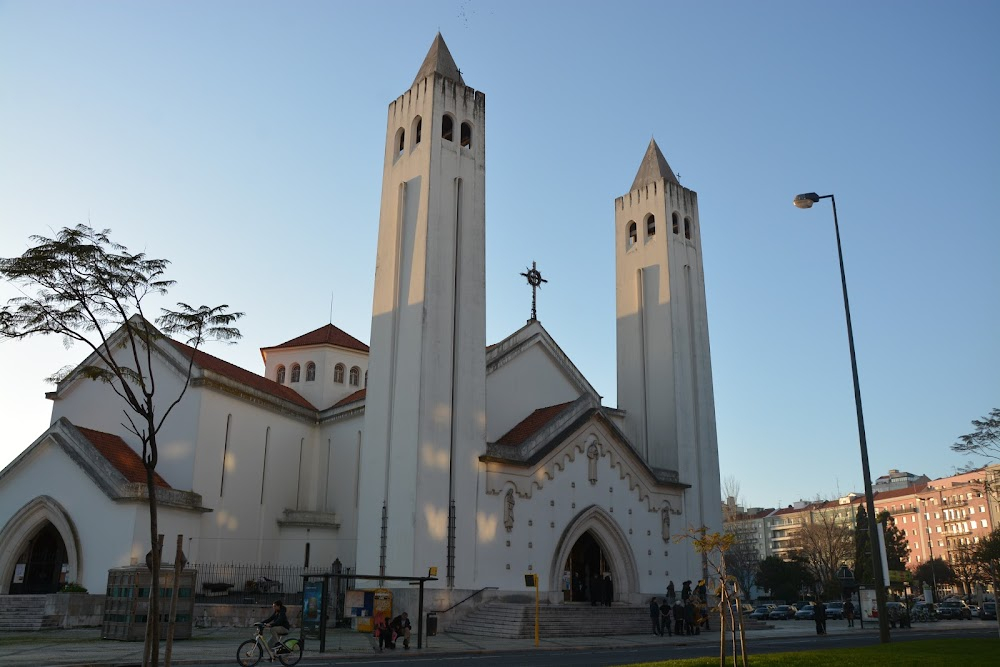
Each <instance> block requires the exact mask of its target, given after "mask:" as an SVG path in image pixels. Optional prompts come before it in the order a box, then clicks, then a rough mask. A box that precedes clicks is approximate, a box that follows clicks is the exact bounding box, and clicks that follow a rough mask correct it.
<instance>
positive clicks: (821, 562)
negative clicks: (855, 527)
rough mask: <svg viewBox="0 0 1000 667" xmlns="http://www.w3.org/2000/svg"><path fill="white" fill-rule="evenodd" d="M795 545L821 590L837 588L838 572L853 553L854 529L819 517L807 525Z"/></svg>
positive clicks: (829, 518)
mask: <svg viewBox="0 0 1000 667" xmlns="http://www.w3.org/2000/svg"><path fill="white" fill-rule="evenodd" d="M793 544H794V546H795V548H796V549H797V550H798V553H799V555H800V556H801V557H802V559H803V560H804V561H805V562H806V565H807V567H808V569H809V571H810V572H811V573H812V575H813V577H815V579H816V585H817V586H819V588H820V589H821V590H830V589H835V588H836V587H837V586H838V580H837V569H838V568H839V567H840V565H841V564H842V563H844V562H846V561H847V560H849V559H850V558H851V557H852V556H853V554H854V535H853V531H852V530H851V527H850V526H847V525H844V524H841V523H837V522H836V520H835V519H834V518H833V517H832V516H828V515H827V514H818V515H817V517H816V520H815V521H813V522H812V523H807V524H804V525H803V526H802V527H801V528H800V529H799V531H798V532H797V533H796V534H795V539H794V542H793Z"/></svg>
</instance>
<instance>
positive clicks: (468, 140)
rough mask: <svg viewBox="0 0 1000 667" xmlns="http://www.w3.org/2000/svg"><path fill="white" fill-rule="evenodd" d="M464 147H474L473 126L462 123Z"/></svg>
mask: <svg viewBox="0 0 1000 667" xmlns="http://www.w3.org/2000/svg"><path fill="white" fill-rule="evenodd" d="M462 147H463V148H472V126H471V125H469V124H468V123H462Z"/></svg>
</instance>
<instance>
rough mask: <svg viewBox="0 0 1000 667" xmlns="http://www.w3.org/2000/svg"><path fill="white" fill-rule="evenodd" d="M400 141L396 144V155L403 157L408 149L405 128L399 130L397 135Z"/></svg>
mask: <svg viewBox="0 0 1000 667" xmlns="http://www.w3.org/2000/svg"><path fill="white" fill-rule="evenodd" d="M397 136H398V137H399V140H398V141H397V142H396V155H397V156H399V155H402V154H403V150H404V149H406V131H405V130H404V129H403V128H399V133H398V135H397Z"/></svg>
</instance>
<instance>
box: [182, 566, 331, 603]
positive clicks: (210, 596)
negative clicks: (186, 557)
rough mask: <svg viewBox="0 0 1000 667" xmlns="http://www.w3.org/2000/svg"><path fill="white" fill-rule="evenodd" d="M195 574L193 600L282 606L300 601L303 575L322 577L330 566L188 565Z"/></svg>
mask: <svg viewBox="0 0 1000 667" xmlns="http://www.w3.org/2000/svg"><path fill="white" fill-rule="evenodd" d="M188 567H189V568H191V569H194V570H197V571H198V577H197V580H196V581H195V596H196V598H197V599H198V600H199V601H201V602H218V603H220V604H222V603H224V604H254V605H257V604H269V603H271V602H273V601H274V600H276V599H279V598H280V599H281V600H283V601H284V602H285V604H298V603H300V602H301V601H302V575H304V574H323V573H325V572H328V571H329V569H330V568H329V566H317V567H302V566H301V565H276V564H270V563H267V564H263V563H201V564H189V565H188Z"/></svg>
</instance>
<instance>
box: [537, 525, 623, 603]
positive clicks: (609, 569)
mask: <svg viewBox="0 0 1000 667" xmlns="http://www.w3.org/2000/svg"><path fill="white" fill-rule="evenodd" d="M551 562H552V565H551V568H552V569H551V570H550V571H551V573H552V574H551V578H550V580H549V586H550V589H549V590H552V591H557V590H558V591H564V593H563V599H564V600H574V601H580V600H589V599H590V598H589V597H588V595H589V592H588V588H591V587H593V585H594V578H595V576H594V575H598V574H600V575H602V576H603V575H610V577H611V588H612V590H613V596H612V601H614V600H631V598H632V596H633V595H634V594H635V593H637V592H638V582H639V573H638V569H637V567H636V564H635V557H634V556H633V554H632V547H631V546H630V545H629V542H628V537H627V536H626V535H625V533H624V532H623V531H622V529H621V527H619V526H618V524H617V523H616V522H615V520H614V517H612V516H611V514H609V513H608V512H607V511H605V510H604V509H602V508H600V507H598V506H596V505H591V506H590V507H588V508H586V509H585V510H583V511H582V512H580V513H579V514H577V515H576V517H574V518H573V520H572V521H570V522H569V525H568V526H566V529H565V530H564V531H563V534H562V536H561V537H560V538H559V542H558V544H556V548H555V552H554V553H553V554H552V561H551ZM577 575H578V577H579V578H578V579H577ZM578 582H583V583H584V586H583V589H582V591H581V590H580V586H579V584H578ZM588 583H589V584H590V586H587V584H588ZM567 590H568V591H569V594H568V595H566V594H565V591H567ZM602 593H603V588H602ZM597 599H598V600H600V597H598V598H597Z"/></svg>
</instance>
